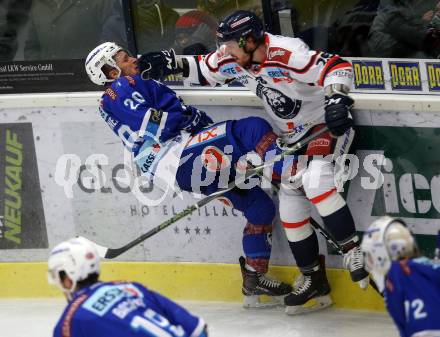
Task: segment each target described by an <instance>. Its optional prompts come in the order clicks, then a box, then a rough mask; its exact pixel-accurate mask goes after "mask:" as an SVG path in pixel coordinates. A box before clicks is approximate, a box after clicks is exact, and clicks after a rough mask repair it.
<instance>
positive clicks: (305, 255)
mask: <svg viewBox="0 0 440 337" xmlns="http://www.w3.org/2000/svg"><path fill="white" fill-rule="evenodd" d="M289 246H290V249H291V250H292V253H293V256H294V257H295V260H296V264H297V266H298V268H299V269H300V270H301V271H302V272H303V273H304V272H307V271H311V270H314V269H315V267H316V266H317V265H319V245H318V238H317V237H316V233H315V231H313V233H312V234H311V235H310V236H309V237H307V238H306V239H304V240H301V241H296V242H291V241H289Z"/></svg>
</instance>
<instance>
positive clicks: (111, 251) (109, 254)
mask: <svg viewBox="0 0 440 337" xmlns="http://www.w3.org/2000/svg"><path fill="white" fill-rule="evenodd" d="M327 131H328V128H327V127H324V128H322V129H321V130H319V131H318V132H316V133H315V134H313V135H310V136H308V137H306V138H304V139H303V140H301V141H299V142H297V143H295V145H293V146H292V147H290V148H289V149H287V150H286V151H284V152H282V153H280V154H278V155H276V156H275V157H273V158H272V160H269V161H268V162H266V163H264V164H262V165H260V166H256V167H253V168H251V169H249V170H247V171H246V174H244V175H243V177H242V179H240V180H239V181H237V179H235V180H234V181H232V182H230V183H229V184H228V186H227V187H226V188H224V189H220V190H218V191H217V192H214V193H212V194H210V195H208V196H207V197H205V198H204V199H202V200H200V201H198V202H197V203H195V204H193V205H191V206H188V207H187V208H185V209H184V210H182V211H181V212H179V213H177V214H176V215H175V216H173V217H172V218H170V219H168V220H166V221H164V222H162V223H161V224H160V225H158V226H156V227H154V228H152V229H151V230H149V231H148V232H147V233H145V234H142V235H141V236H139V237H138V238H136V239H134V240H133V241H130V242H129V243H127V244H126V245H124V246H122V247H120V248H108V247H104V246H101V245H99V244H97V243H95V242H93V241H91V240H88V239H86V238H84V239H86V240H88V241H89V242H91V243H92V244H94V245H95V247H96V248H97V250H98V254H99V256H100V257H104V258H106V259H114V258H115V257H117V256H119V255H121V254H123V253H125V252H126V251H127V250H129V249H131V248H133V247H134V246H136V245H138V244H139V243H141V242H143V241H145V240H146V239H148V238H149V237H151V236H153V235H155V234H157V233H159V232H160V231H162V230H164V229H165V228H167V227H169V226H170V225H172V224H174V223H176V222H177V221H179V220H180V219H182V218H184V217H186V216H188V215H190V214H191V213H193V212H194V211H195V210H197V209H199V208H201V207H203V206H204V205H206V204H207V203H209V202H211V201H212V200H214V199H217V198H218V197H219V196H221V195H223V194H225V193H226V192H228V191H231V190H232V189H234V188H235V187H236V186H238V185H240V184H242V183H244V182H245V181H246V179H248V178H250V177H252V176H255V175H262V174H263V171H264V169H265V168H266V167H269V166H272V165H273V164H275V162H277V161H281V160H283V159H284V157H286V156H289V155H292V154H294V153H295V152H296V151H298V150H299V149H301V148H302V147H304V146H305V145H307V144H308V143H310V142H311V141H313V140H315V139H316V138H318V137H319V136H320V135H322V134H323V133H325V132H327Z"/></svg>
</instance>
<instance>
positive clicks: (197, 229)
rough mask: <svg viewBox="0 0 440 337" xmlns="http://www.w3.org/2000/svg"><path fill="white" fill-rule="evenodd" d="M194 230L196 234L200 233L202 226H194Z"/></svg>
mask: <svg viewBox="0 0 440 337" xmlns="http://www.w3.org/2000/svg"><path fill="white" fill-rule="evenodd" d="M194 231H195V232H196V235H200V228H199V227H196V228H194Z"/></svg>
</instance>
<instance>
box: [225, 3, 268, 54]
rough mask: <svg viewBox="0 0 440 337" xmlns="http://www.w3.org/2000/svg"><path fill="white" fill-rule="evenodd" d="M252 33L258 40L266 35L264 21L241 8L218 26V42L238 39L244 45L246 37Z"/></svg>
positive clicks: (239, 43)
mask: <svg viewBox="0 0 440 337" xmlns="http://www.w3.org/2000/svg"><path fill="white" fill-rule="evenodd" d="M249 34H252V35H253V36H254V37H255V38H256V39H257V40H259V39H261V38H262V37H263V35H264V29H263V22H261V20H260V18H259V17H258V16H256V15H255V14H254V13H252V12H249V11H243V10H239V11H236V12H234V13H232V14H230V15H228V16H227V17H226V18H224V19H223V20H222V21H221V22H220V24H219V25H218V28H217V44H221V43H223V42H227V41H237V43H238V45H239V47H240V48H241V47H243V46H244V44H245V41H246V37H247V36H248V35H249Z"/></svg>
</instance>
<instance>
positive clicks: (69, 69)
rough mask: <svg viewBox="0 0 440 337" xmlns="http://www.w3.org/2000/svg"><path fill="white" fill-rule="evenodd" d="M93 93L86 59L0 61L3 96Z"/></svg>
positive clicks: (94, 88)
mask: <svg viewBox="0 0 440 337" xmlns="http://www.w3.org/2000/svg"><path fill="white" fill-rule="evenodd" d="M90 90H96V91H97V90H100V89H99V88H98V86H95V85H94V84H93V83H92V82H90V80H89V78H88V77H87V75H86V73H85V71H84V61H83V60H50V61H44V60H43V61H13V62H12V61H11V62H0V94H14V93H36V92H69V91H90Z"/></svg>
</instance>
